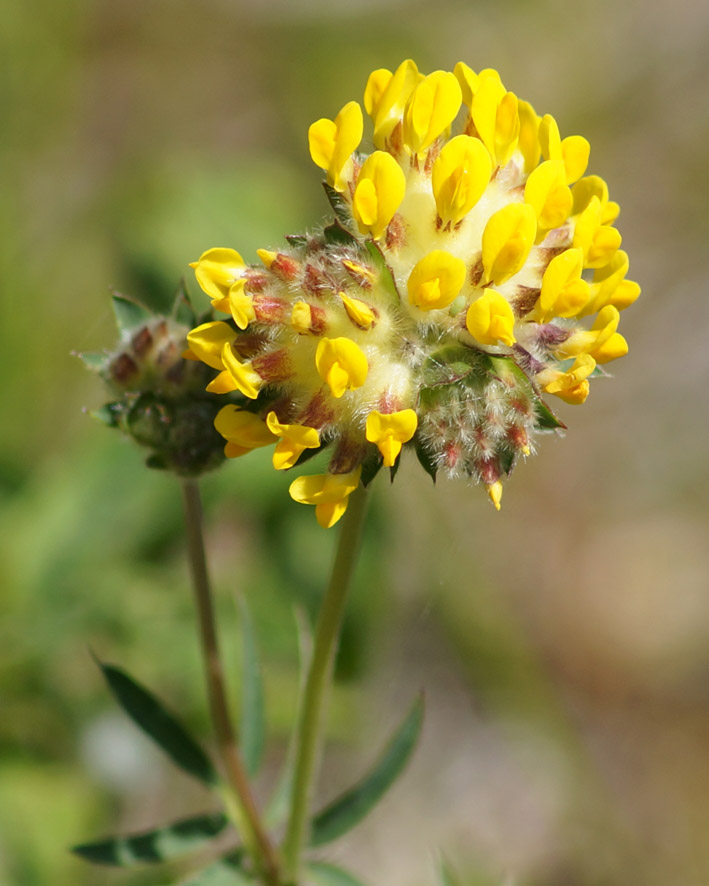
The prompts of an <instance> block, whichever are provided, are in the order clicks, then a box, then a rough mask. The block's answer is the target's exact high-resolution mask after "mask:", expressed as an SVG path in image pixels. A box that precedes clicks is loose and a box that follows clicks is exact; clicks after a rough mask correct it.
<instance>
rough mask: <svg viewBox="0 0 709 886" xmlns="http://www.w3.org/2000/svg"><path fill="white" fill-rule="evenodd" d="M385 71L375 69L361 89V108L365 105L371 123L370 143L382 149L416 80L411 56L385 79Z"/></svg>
mask: <svg viewBox="0 0 709 886" xmlns="http://www.w3.org/2000/svg"><path fill="white" fill-rule="evenodd" d="M388 73H389V72H388V71H386V72H382V71H375V72H374V74H373V75H372V77H370V82H369V83H367V89H366V91H365V107H366V106H367V105H369V107H367V112H368V113H369V115H370V116H371V118H372V122H373V123H374V145H375V147H377V148H381V149H384V148H386V144H387V139H388V138H389V136H390V135H391V133H392V132H393V130H394V128H395V127H396V125H397V124H398V123H399V122H400V121H401V117H402V115H403V113H404V108H405V107H406V103H407V102H408V100H409V98H410V96H411V93H412V92H413V91H414V89H415V88H416V85H417V83H418V82H419V72H418V68H417V67H416V65H415V64H414V62H413V61H411V59H407V60H406V61H405V62H402V63H401V64H400V65H399V67H398V68H397V69H396V71H395V72H394V74H393V75H392V76H391V77H389V78H387V77H386V74H388ZM372 78H374V79H373V80H372ZM370 83H371V86H370ZM385 83H386V85H384V84H385Z"/></svg>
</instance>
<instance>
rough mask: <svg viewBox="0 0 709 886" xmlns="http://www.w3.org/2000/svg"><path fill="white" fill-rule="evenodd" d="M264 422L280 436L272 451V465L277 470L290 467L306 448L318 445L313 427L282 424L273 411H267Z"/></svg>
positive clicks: (317, 436)
mask: <svg viewBox="0 0 709 886" xmlns="http://www.w3.org/2000/svg"><path fill="white" fill-rule="evenodd" d="M266 424H267V426H268V430H269V432H270V433H271V434H273V435H275V436H276V437H281V438H282V439H281V441H280V442H279V443H278V445H277V446H276V449H275V451H274V453H273V467H274V468H275V469H276V470H277V471H282V470H286V469H287V468H292V467H293V465H294V464H295V463H296V462H297V461H298V459H299V458H300V455H301V453H303V452H304V451H305V450H306V449H317V448H318V446H320V434H319V433H318V431H317V430H316V429H315V428H309V427H305V426H304V425H298V424H282V423H281V422H279V421H278V416H277V415H276V413H275V412H269V413H268V415H267V416H266Z"/></svg>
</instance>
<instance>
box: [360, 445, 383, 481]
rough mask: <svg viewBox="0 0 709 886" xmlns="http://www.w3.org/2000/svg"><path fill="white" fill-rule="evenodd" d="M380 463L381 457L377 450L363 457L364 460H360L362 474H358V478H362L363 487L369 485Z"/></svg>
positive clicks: (379, 468) (380, 465)
mask: <svg viewBox="0 0 709 886" xmlns="http://www.w3.org/2000/svg"><path fill="white" fill-rule="evenodd" d="M382 464H383V462H382V457H381V455H380V454H379V450H375V451H374V452H370V453H369V454H368V455H367V456H366V457H365V458H364V460H363V461H362V474H361V476H360V479H361V480H362V486H364V487H365V488H366V487H367V486H369V484H370V483H371V482H372V480H373V479H374V478H375V477H376V476H377V474H378V473H379V471H380V470H381V469H382Z"/></svg>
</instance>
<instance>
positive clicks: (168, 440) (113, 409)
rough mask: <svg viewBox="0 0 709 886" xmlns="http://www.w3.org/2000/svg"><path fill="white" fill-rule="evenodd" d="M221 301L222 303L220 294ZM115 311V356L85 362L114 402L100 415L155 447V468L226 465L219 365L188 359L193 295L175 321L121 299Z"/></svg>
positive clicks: (180, 300)
mask: <svg viewBox="0 0 709 886" xmlns="http://www.w3.org/2000/svg"><path fill="white" fill-rule="evenodd" d="M220 251H221V252H226V251H227V250H220ZM221 270H222V269H221V268H220V271H221ZM211 283H213V281H210V284H211ZM214 297H220V294H219V292H218V291H216V292H215V295H214ZM113 308H114V313H115V316H116V323H117V326H118V330H119V333H120V340H119V342H118V345H117V347H116V348H115V350H113V351H111V352H106V353H103V352H102V353H88V354H78V355H77V356H79V357H80V358H81V359H82V360H83V361H84V363H85V364H86V365H87V366H88V368H89V369H91V370H93V371H94V372H96V373H98V374H99V375H100V376H101V378H102V379H103V381H104V382H105V384H106V387H107V389H108V390H109V392H110V395H111V397H112V399H111V401H110V402H109V403H106V404H105V405H104V406H102V407H101V408H100V409H98V410H95V411H94V412H93V415H94V416H95V417H96V418H98V419H100V420H101V421H103V422H104V423H105V424H107V425H108V426H109V427H113V428H118V429H119V430H121V431H123V433H124V434H126V435H127V436H129V437H131V438H132V439H133V440H134V441H135V442H136V443H138V444H139V445H140V446H145V447H147V448H148V449H149V450H150V451H151V454H150V456H149V457H148V459H147V464H148V466H149V467H152V468H163V469H166V470H170V471H173V472H174V473H176V474H179V475H180V476H184V477H193V476H197V475H199V474H202V473H204V472H205V471H208V470H211V469H212V468H216V467H218V466H219V465H220V464H222V462H223V461H224V455H225V452H224V440H223V439H222V437H223V436H224V433H223V430H222V428H221V427H219V428H216V429H215V428H213V427H212V425H213V424H214V422H215V418H216V417H217V414H218V413H219V412H220V411H223V409H222V407H223V405H224V404H223V399H222V398H221V397H217V396H216V395H215V394H213V393H209V392H207V391H205V384H206V383H207V382H208V381H209V379H210V376H211V375H213V372H212V371H211V370H210V368H209V366H211V365H212V364H211V363H209V364H208V365H205V364H204V363H202V362H200V361H195V360H185V359H183V354H184V353H185V349H186V346H187V341H186V336H187V333H188V331H189V328H190V326H192V325H194V323H195V315H194V312H193V311H192V307H191V305H190V303H189V301H188V299H187V297H186V295H185V294H184V292H183V291H182V290H180V291H178V293H177V296H176V298H175V301H174V304H173V310H172V311H171V313H170V314H158V313H155V312H153V311H152V310H150V308H148V307H146V306H145V305H143V304H141V303H140V302H138V301H135V300H134V299H132V298H128V297H127V296H124V295H118V294H116V295H114V296H113ZM251 418H252V419H253V420H254V421H256V422H257V423H258V425H259V426H260V425H261V424H262V422H261V421H260V420H258V419H257V418H256V417H255V416H251ZM205 429H206V430H205ZM220 434H221V436H220ZM269 442H270V441H269ZM256 445H258V444H256ZM227 447H229V444H227ZM249 448H252V446H249ZM242 451H246V450H245V449H244V450H242ZM226 455H229V451H227V452H226Z"/></svg>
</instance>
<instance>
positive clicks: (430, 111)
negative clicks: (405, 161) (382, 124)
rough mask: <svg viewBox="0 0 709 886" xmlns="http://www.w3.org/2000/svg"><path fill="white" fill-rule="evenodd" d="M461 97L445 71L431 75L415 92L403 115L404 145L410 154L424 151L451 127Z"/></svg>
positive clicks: (451, 76) (452, 80)
mask: <svg viewBox="0 0 709 886" xmlns="http://www.w3.org/2000/svg"><path fill="white" fill-rule="evenodd" d="M461 101H462V95H461V91H460V86H459V85H458V81H457V79H456V77H455V74H451V73H450V72H448V71H434V72H433V73H432V74H429V75H428V77H425V78H424V79H423V80H422V81H421V82H420V83H419V84H418V85H417V86H416V88H415V89H414V91H413V93H412V95H411V98H410V99H409V101H408V104H407V105H406V112H405V114H404V144H406V145H407V147H408V148H409V149H410V150H411V152H412V153H414V154H418V153H420V152H421V151H425V150H426V149H427V148H428V147H430V145H432V144H433V142H434V141H435V140H436V139H437V138H438V136H439V135H442V134H443V132H444V131H445V130H446V129H447V128H448V127H449V126H450V125H451V123H452V122H453V120H454V119H455V117H456V115H457V113H458V111H459V110H460V104H461Z"/></svg>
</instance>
